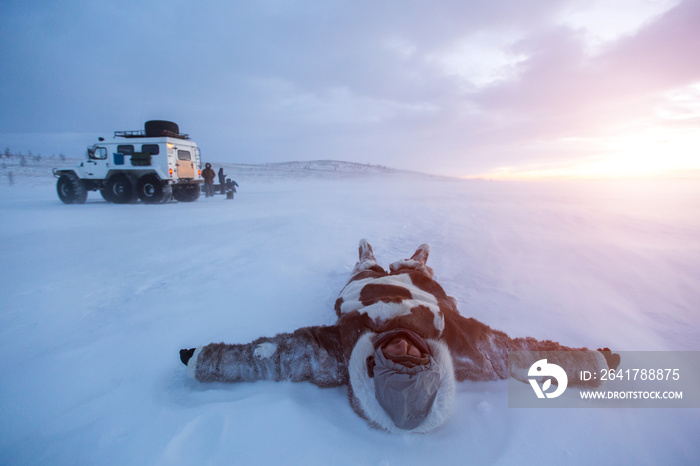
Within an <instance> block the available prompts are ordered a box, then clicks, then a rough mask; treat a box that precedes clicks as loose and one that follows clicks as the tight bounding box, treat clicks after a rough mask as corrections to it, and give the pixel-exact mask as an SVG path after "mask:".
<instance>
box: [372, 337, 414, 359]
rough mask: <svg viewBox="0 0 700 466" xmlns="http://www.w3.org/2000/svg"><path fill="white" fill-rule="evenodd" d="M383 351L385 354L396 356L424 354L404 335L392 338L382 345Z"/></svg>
mask: <svg viewBox="0 0 700 466" xmlns="http://www.w3.org/2000/svg"><path fill="white" fill-rule="evenodd" d="M382 351H383V352H384V355H385V356H386V355H387V354H391V355H394V356H416V357H418V358H419V357H421V356H422V354H421V352H420V350H419V349H418V348H416V347H415V345H413V343H411V342H410V341H409V340H406V339H405V338H403V337H396V338H394V339H393V340H390V341H389V342H388V343H387V344H385V345H384V346H382Z"/></svg>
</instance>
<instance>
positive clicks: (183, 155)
mask: <svg viewBox="0 0 700 466" xmlns="http://www.w3.org/2000/svg"><path fill="white" fill-rule="evenodd" d="M177 158H178V159H179V160H192V154H190V151H188V150H178V151H177Z"/></svg>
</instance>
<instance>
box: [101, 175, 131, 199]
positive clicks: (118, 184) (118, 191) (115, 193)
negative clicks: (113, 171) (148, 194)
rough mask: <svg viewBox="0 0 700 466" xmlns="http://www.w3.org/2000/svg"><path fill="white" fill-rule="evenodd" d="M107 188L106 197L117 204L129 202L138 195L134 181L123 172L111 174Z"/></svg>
mask: <svg viewBox="0 0 700 466" xmlns="http://www.w3.org/2000/svg"><path fill="white" fill-rule="evenodd" d="M105 190H106V193H105V194H104V195H103V196H104V197H105V199H106V198H109V199H110V200H111V201H112V202H114V203H115V204H128V203H130V202H132V201H133V200H134V198H135V197H136V189H135V187H134V182H133V181H132V179H131V178H129V177H128V176H126V175H125V174H123V173H119V174H117V175H114V176H111V177H110V178H109V179H108V180H107V186H106V187H105Z"/></svg>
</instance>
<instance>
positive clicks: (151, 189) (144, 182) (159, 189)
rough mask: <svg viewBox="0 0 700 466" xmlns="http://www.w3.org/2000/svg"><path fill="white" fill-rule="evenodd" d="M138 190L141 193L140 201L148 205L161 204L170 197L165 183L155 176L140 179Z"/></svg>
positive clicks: (145, 176)
mask: <svg viewBox="0 0 700 466" xmlns="http://www.w3.org/2000/svg"><path fill="white" fill-rule="evenodd" d="M136 189H137V191H138V193H139V199H141V200H142V201H143V202H144V203H146V204H159V203H161V202H163V201H164V199H165V198H166V197H168V196H166V193H165V189H164V186H163V182H162V181H160V179H158V177H157V176H155V175H144V176H142V177H141V178H139V182H138V184H137V185H136Z"/></svg>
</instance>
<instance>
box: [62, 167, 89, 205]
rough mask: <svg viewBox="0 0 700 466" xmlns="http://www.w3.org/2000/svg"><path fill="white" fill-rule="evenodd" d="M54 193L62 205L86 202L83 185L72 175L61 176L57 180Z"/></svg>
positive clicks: (85, 192) (85, 190) (85, 191)
mask: <svg viewBox="0 0 700 466" xmlns="http://www.w3.org/2000/svg"><path fill="white" fill-rule="evenodd" d="M56 191H58V197H59V198H60V199H61V200H62V201H63V203H64V204H85V201H86V200H87V189H86V188H85V184H83V182H82V181H81V180H80V178H78V177H77V176H76V175H75V174H73V173H67V174H65V175H61V176H60V177H59V178H58V182H57V183H56Z"/></svg>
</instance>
